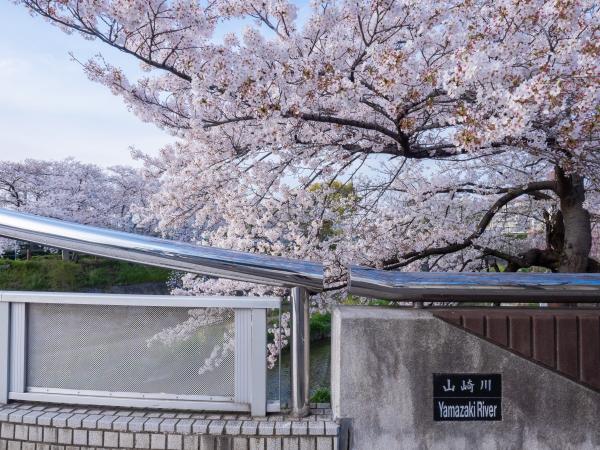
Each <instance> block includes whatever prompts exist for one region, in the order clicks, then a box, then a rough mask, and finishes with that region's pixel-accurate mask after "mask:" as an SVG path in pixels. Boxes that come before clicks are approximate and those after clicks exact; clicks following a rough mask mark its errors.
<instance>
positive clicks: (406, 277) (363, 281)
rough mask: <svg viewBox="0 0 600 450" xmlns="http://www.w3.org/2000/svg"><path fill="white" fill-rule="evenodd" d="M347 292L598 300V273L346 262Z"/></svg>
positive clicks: (433, 298) (421, 297)
mask: <svg viewBox="0 0 600 450" xmlns="http://www.w3.org/2000/svg"><path fill="white" fill-rule="evenodd" d="M349 271H350V275H349V277H348V278H349V280H350V281H349V286H348V291H349V292H350V293H351V294H354V295H358V296H362V297H371V298H380V299H387V300H398V301H413V302H414V301H430V302H450V301H452V302H529V301H533V302H561V303H562V302H567V301H571V302H576V303H585V302H600V274H587V273H521V272H519V273H506V272H504V273H488V272H481V273H479V272H478V273H464V272H460V273H452V272H391V271H384V270H376V269H369V268H365V267H361V266H352V267H350V268H349Z"/></svg>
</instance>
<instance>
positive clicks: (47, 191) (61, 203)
mask: <svg viewBox="0 0 600 450" xmlns="http://www.w3.org/2000/svg"><path fill="white" fill-rule="evenodd" d="M156 188H157V185H156V183H155V182H153V180H144V179H143V176H142V173H141V171H140V170H139V169H133V168H129V167H122V166H117V167H111V168H109V169H106V170H105V169H102V168H100V167H98V166H96V165H94V164H84V163H81V162H77V161H75V160H73V159H65V160H62V161H43V160H32V159H29V160H25V161H22V162H13V161H0V206H1V207H4V208H10V209H16V210H19V211H23V212H29V213H32V214H38V215H42V216H48V217H54V218H57V219H63V220H70V221H74V222H78V223H82V224H86V225H94V226H102V227H108V228H116V229H120V230H125V231H137V232H146V231H148V230H147V229H146V228H142V229H140V228H138V226H137V225H136V222H137V221H138V216H139V214H138V213H136V208H145V207H146V206H147V199H148V198H149V197H150V196H151V195H152V194H153V193H154V192H153V191H152V190H153V189H156ZM3 247H4V248H14V243H12V241H8V240H5V241H4V245H3Z"/></svg>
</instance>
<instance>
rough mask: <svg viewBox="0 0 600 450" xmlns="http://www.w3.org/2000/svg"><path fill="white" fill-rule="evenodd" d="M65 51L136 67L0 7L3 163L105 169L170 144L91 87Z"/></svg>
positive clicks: (166, 137)
mask: <svg viewBox="0 0 600 450" xmlns="http://www.w3.org/2000/svg"><path fill="white" fill-rule="evenodd" d="M69 51H72V52H73V53H74V54H75V55H76V56H77V57H78V58H80V59H82V60H85V59H87V58H88V57H91V56H93V55H95V54H97V53H99V52H100V51H102V53H103V54H105V55H106V56H107V57H109V58H110V60H111V61H115V62H117V63H119V64H120V65H125V66H130V67H133V68H135V67H136V63H135V62H133V61H132V60H131V59H130V58H127V57H126V56H125V55H122V54H121V53H119V52H117V51H114V50H112V49H109V48H105V47H104V46H101V45H100V44H99V43H97V42H94V41H87V40H85V39H83V38H82V37H80V36H77V35H71V36H69V35H66V34H64V33H63V32H61V31H60V30H58V29H57V28H55V27H53V26H51V25H50V24H48V23H46V22H44V21H43V20H42V19H40V18H39V17H31V16H30V14H29V13H28V12H27V11H26V10H25V9H24V8H23V7H18V6H15V5H14V4H12V3H11V2H10V1H6V0H4V1H0V160H6V159H9V160H22V159H25V158H43V159H62V158H65V157H68V156H73V157H75V158H77V159H79V160H81V161H86V162H95V163H98V164H101V165H103V166H110V165H114V164H128V163H131V158H130V156H129V147H130V146H132V145H133V146H135V147H137V148H139V149H141V150H144V151H147V152H150V153H155V152H156V151H157V150H158V149H159V148H160V147H161V146H162V145H164V144H166V143H168V142H170V141H172V140H173V138H172V137H171V136H169V135H168V134H166V133H164V132H162V131H161V130H159V129H157V128H156V127H155V126H153V125H151V124H145V123H143V122H141V121H140V120H138V119H137V118H136V117H135V116H134V115H133V114H131V113H130V112H129V111H127V108H126V107H125V105H124V104H123V103H122V101H121V100H120V99H119V98H118V97H115V96H113V95H112V94H111V93H110V92H109V91H108V90H107V89H105V88H104V87H102V86H101V85H98V84H95V83H92V82H90V81H89V80H88V79H87V77H86V76H85V74H84V73H83V71H82V70H81V67H80V66H79V65H78V64H77V63H75V62H74V61H72V60H71V58H70V56H69Z"/></svg>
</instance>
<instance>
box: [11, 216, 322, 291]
mask: <svg viewBox="0 0 600 450" xmlns="http://www.w3.org/2000/svg"><path fill="white" fill-rule="evenodd" d="M0 236H4V237H7V238H12V239H18V240H21V241H27V242H34V243H36V244H41V245H47V246H49V247H56V248H60V249H66V250H72V251H76V252H81V253H87V254H91V255H97V256H104V257H107V258H114V259H120V260H125V261H131V262H137V263H142V264H149V265H153V266H159V267H165V268H168V269H175V270H181V271H185V272H192V273H197V274H202V275H209V276H215V277H222V278H229V279H234V280H239V281H249V282H253V283H259V284H268V285H276V286H281V287H290V288H292V287H296V286H302V287H304V288H306V289H308V290H309V291H312V292H318V291H321V290H322V289H323V265H322V264H319V263H314V262H308V261H297V260H292V259H287V258H281V257H275V256H266V255H259V254H254V253H244V252H238V251H234V250H225V249H221V248H214V247H205V246H199V245H191V244H187V243H184V242H177V241H171V240H167V239H159V238H155V237H149V236H142V235H138V234H133V233H124V232H121V231H114V230H108V229H106V228H97V227H92V226H88V225H80V224H76V223H72V222H65V221H62V220H56V219H49V218H47V217H40V216H34V215H32V214H25V213H20V212H15V211H10V210H6V209H0Z"/></svg>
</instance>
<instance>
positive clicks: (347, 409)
mask: <svg viewBox="0 0 600 450" xmlns="http://www.w3.org/2000/svg"><path fill="white" fill-rule="evenodd" d="M434 373H499V374H501V376H502V420H501V421H495V422H492V421H481V422H471V421H467V422H460V421H448V422H436V421H434V420H433V405H434V402H433V374H434ZM332 409H333V418H334V419H338V420H342V419H345V420H349V421H351V436H350V441H351V445H350V448H351V449H355V450H365V449H366V450H395V449H402V450H411V449H428V450H429V449H440V450H448V449H461V450H462V449H476V450H480V449H481V450H488V449H489V450H510V449H515V450H521V449H527V450H536V449H556V450H566V449H573V450H588V449H589V450H592V449H600V393H598V392H595V391H593V390H591V389H589V388H586V387H584V386H582V385H581V384H578V383H576V382H573V381H572V380H570V379H568V378H566V377H564V376H562V375H560V374H558V373H556V372H553V371H551V370H548V369H547V368H544V367H543V366H541V365H539V364H536V363H535V362H532V361H529V360H527V359H525V358H523V357H520V356H518V355H515V354H514V353H512V352H510V351H508V350H506V349H503V348H500V347H499V346H497V345H495V344H492V343H490V342H488V341H486V340H485V339H483V338H480V337H477V336H474V335H473V334H471V333H468V332H466V331H464V330H463V329H460V328H458V327H456V326H453V325H450V324H448V323H446V322H444V321H442V320H440V319H437V318H436V317H434V315H433V314H432V313H431V312H430V311H427V310H414V309H402V308H365V307H339V308H337V309H335V310H334V313H333V320H332Z"/></svg>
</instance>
